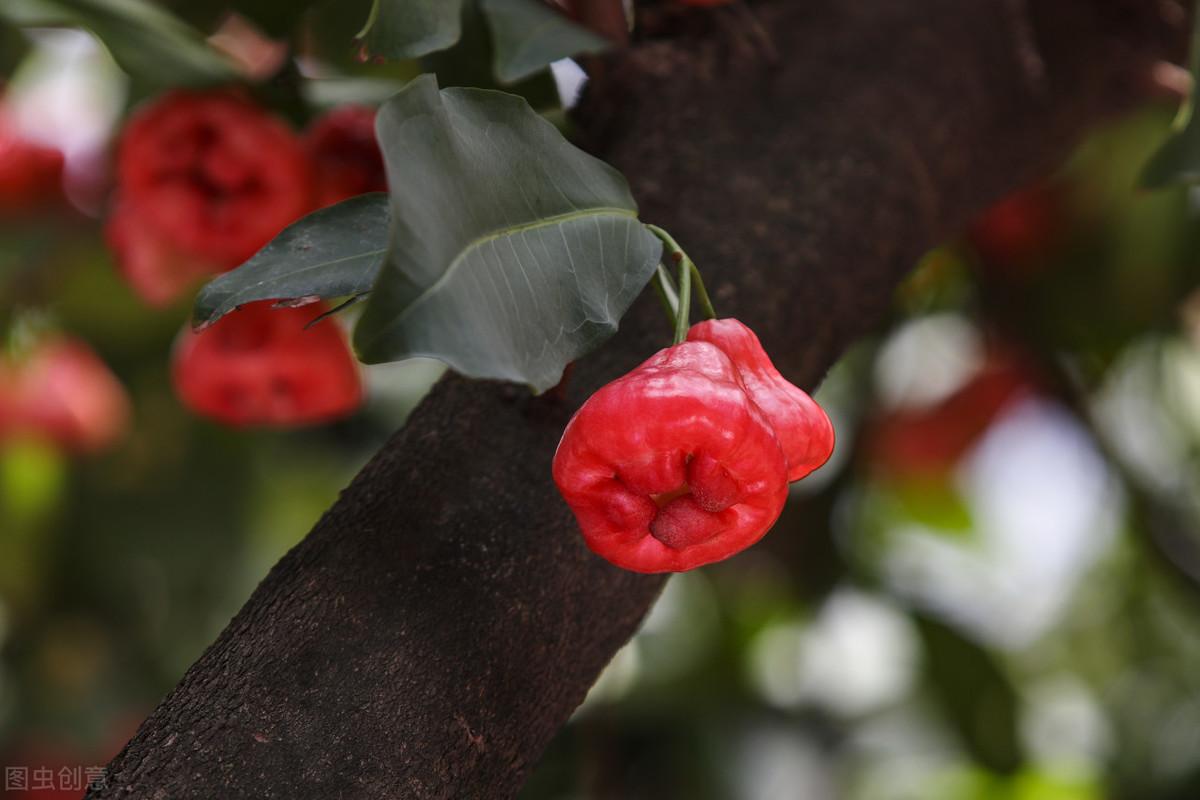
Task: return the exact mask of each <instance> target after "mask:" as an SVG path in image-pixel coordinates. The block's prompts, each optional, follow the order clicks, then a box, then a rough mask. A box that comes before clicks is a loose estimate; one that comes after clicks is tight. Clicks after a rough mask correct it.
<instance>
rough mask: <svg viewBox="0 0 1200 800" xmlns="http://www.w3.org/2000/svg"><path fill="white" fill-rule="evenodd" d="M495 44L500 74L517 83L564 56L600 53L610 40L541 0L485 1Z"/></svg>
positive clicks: (497, 68) (497, 74)
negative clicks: (576, 22)
mask: <svg viewBox="0 0 1200 800" xmlns="http://www.w3.org/2000/svg"><path fill="white" fill-rule="evenodd" d="M482 1H483V10H484V13H485V14H486V15H487V18H488V24H489V25H490V26H491V29H492V38H493V41H494V43H495V70H496V77H497V78H498V79H499V80H501V81H503V82H504V83H513V82H515V81H519V80H521V79H522V78H527V77H529V76H530V75H533V74H534V73H536V72H538V71H539V70H542V69H545V68H546V66H547V65H548V64H550V63H552V62H554V61H558V60H559V59H560V58H569V57H570V56H574V55H579V54H580V53H598V52H600V51H601V50H604V49H606V48H607V47H608V46H609V42H608V40H607V39H605V38H603V37H602V36H599V35H597V34H595V33H592V32H591V31H590V30H588V29H587V28H584V27H582V26H581V25H577V24H575V23H574V22H572V21H571V20H570V19H568V18H567V17H565V16H564V15H563V14H561V13H559V12H558V11H555V10H554V9H553V8H551V7H550V6H548V5H546V4H545V3H543V2H542V1H541V0H482Z"/></svg>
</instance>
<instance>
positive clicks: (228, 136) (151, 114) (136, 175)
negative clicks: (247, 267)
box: [108, 91, 313, 304]
mask: <svg viewBox="0 0 1200 800" xmlns="http://www.w3.org/2000/svg"><path fill="white" fill-rule="evenodd" d="M117 196H118V200H117V203H116V206H115V209H114V212H113V215H112V217H111V219H110V221H109V229H108V233H109V242H110V244H111V246H112V247H113V249H114V250H115V251H116V254H117V258H118V261H119V262H120V265H121V268H122V271H123V272H124V273H125V275H126V277H127V278H128V279H129V280H130V282H131V283H132V284H133V287H134V289H135V290H137V291H138V293H139V294H141V295H142V297H143V298H144V299H146V300H147V301H148V302H151V303H154V304H161V303H164V302H167V301H169V300H170V299H173V298H174V297H175V296H176V295H177V294H178V293H179V292H180V291H181V290H182V287H184V286H187V285H188V284H189V283H191V282H192V281H193V280H194V279H195V278H196V277H197V276H198V275H202V274H214V273H218V272H223V271H225V270H227V269H230V268H232V267H235V266H237V265H238V264H240V263H242V262H243V261H245V260H246V259H248V258H249V257H250V256H252V255H254V253H255V252H256V251H258V250H259V248H261V247H262V246H263V245H265V244H266V243H267V242H269V241H270V240H271V239H272V238H274V236H275V235H276V234H277V233H279V231H280V230H282V229H283V228H284V227H285V226H286V225H288V224H289V223H291V222H293V221H295V220H296V219H297V218H298V217H300V216H302V215H304V214H306V213H308V212H309V211H311V210H312V207H313V197H312V174H311V170H310V168H309V164H308V158H307V156H306V154H305V152H304V149H303V147H302V146H301V143H300V140H299V139H298V137H296V136H295V134H293V133H292V131H291V130H290V129H289V128H288V127H287V126H286V125H285V124H284V123H283V122H282V121H280V120H278V119H276V118H275V117H273V116H271V115H270V114H268V113H267V112H265V111H263V110H262V109H261V108H259V107H258V106H256V105H254V104H253V103H252V102H250V101H249V100H248V99H245V98H243V97H241V96H239V95H236V94H233V93H229V92H209V93H201V92H188V91H174V92H171V93H169V94H167V95H164V96H163V97H161V98H159V99H158V100H156V101H154V102H153V103H151V104H150V105H149V106H147V107H145V108H143V109H141V110H140V111H139V112H137V113H136V114H135V115H134V117H133V118H132V119H131V120H130V122H129V124H128V125H127V126H126V128H125V132H124V134H123V135H122V138H121V145H120V151H119V153H118V158H117Z"/></svg>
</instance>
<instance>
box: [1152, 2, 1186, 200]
mask: <svg viewBox="0 0 1200 800" xmlns="http://www.w3.org/2000/svg"><path fill="white" fill-rule="evenodd" d="M1190 68H1191V73H1192V93H1191V95H1190V96H1189V97H1188V98H1187V100H1185V101H1184V103H1183V105H1182V106H1181V107H1180V109H1179V114H1178V115H1177V116H1176V117H1175V122H1174V123H1173V124H1172V126H1171V127H1172V132H1171V136H1170V138H1168V139H1167V141H1165V142H1164V143H1163V145H1162V147H1160V148H1159V150H1158V152H1156V153H1155V154H1154V155H1153V156H1151V158H1150V162H1149V163H1148V164H1146V168H1145V169H1144V170H1143V171H1142V175H1141V178H1140V179H1139V181H1138V185H1139V186H1141V187H1142V188H1143V189H1161V188H1163V187H1165V186H1169V185H1171V184H1173V183H1200V123H1198V122H1197V120H1196V114H1195V110H1196V106H1197V105H1198V104H1200V14H1193V15H1192V53H1191V64H1190Z"/></svg>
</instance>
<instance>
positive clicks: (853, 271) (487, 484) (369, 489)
mask: <svg viewBox="0 0 1200 800" xmlns="http://www.w3.org/2000/svg"><path fill="white" fill-rule="evenodd" d="M752 8H753V11H754V16H755V17H756V18H757V22H751V17H750V16H748V15H747V14H745V13H743V12H744V11H745V9H744V8H743V9H742V11H738V10H735V9H723V10H717V11H716V12H715V14H713V15H712V16H711V17H708V16H701V15H693V16H689V17H687V18H686V20H685V22H686V24H684V25H683V29H684V30H686V33H684V34H682V35H680V36H679V37H678V38H672V39H655V40H647V41H641V42H638V43H635V44H634V45H632V46H631V47H630V48H628V49H625V50H623V51H621V52H618V53H615V54H613V55H612V56H611V57H609V58H607V59H605V60H604V61H603V62H601V63H599V64H597V65H596V69H595V75H596V79H595V80H594V82H593V84H592V86H591V88H590V90H589V92H588V94H587V97H586V99H585V103H584V105H583V107H582V109H581V111H580V114H579V117H580V124H581V128H582V130H583V132H584V135H585V139H586V144H587V145H588V146H589V147H590V148H591V149H593V150H594V151H596V152H597V153H598V154H600V155H602V156H604V157H605V158H607V159H608V160H609V161H610V162H611V163H613V164H614V165H615V166H616V167H618V168H619V169H621V170H622V171H623V172H624V173H625V174H626V175H627V176H628V177H629V178H630V181H631V183H632V184H633V187H634V192H635V195H636V196H637V197H638V199H639V201H640V203H641V204H642V210H643V218H644V219H646V220H647V221H652V222H656V223H659V224H661V225H664V226H666V227H668V228H669V229H670V230H671V231H672V232H673V233H674V234H675V235H676V236H677V238H679V239H680V241H682V242H683V243H684V245H685V246H686V247H687V248H688V249H689V252H690V253H691V254H692V255H693V256H694V257H695V258H696V259H697V260H698V262H699V263H700V264H701V265H702V267H703V268H704V269H705V271H706V274H709V275H710V276H711V277H710V288H712V289H714V290H715V295H716V299H717V301H718V303H719V308H720V309H721V311H722V313H723V314H726V315H731V316H739V317H741V318H742V319H744V320H745V321H747V322H748V323H749V324H751V325H752V326H753V327H754V328H755V329H756V330H758V331H759V333H760V334H761V336H762V338H763V340H764V344H765V345H766V347H767V349H768V351H769V352H771V353H772V354H773V356H774V357H775V358H776V362H777V364H778V366H779V367H780V369H781V370H782V371H783V372H784V374H785V375H787V376H788V377H789V378H791V379H793V380H794V381H796V382H797V383H798V384H800V385H802V386H809V387H812V386H814V385H815V384H816V383H817V382H818V381H819V379H820V378H821V376H822V375H823V373H824V372H825V370H827V369H828V367H829V366H830V365H831V364H832V362H833V361H834V359H836V358H837V356H838V355H839V354H840V353H841V352H842V351H843V349H844V348H845V347H846V346H847V345H848V344H850V343H851V342H853V341H854V340H855V339H856V338H857V337H859V336H861V335H862V334H864V333H866V332H868V331H870V330H871V329H872V327H873V326H876V325H877V324H878V322H879V320H880V319H881V318H882V317H883V316H884V315H885V314H886V312H887V309H888V306H889V300H890V297H891V294H892V290H893V288H894V287H895V284H896V283H897V281H898V280H900V279H901V278H902V277H903V276H904V275H905V274H906V272H908V270H909V269H910V268H911V267H912V265H913V264H914V263H915V261H916V260H917V259H918V257H919V256H920V255H921V254H922V252H923V251H924V250H925V249H927V248H928V247H929V246H931V245H933V244H935V243H936V242H937V241H939V240H940V239H943V238H944V237H946V236H947V235H950V234H952V233H953V232H954V231H956V230H957V229H958V228H959V227H960V226H961V225H962V223H964V222H965V221H966V220H967V219H968V218H969V217H970V215H972V214H973V213H975V212H977V211H979V210H980V209H981V208H983V207H985V206H986V205H987V204H988V203H990V202H991V201H993V200H995V199H996V198H998V197H999V196H1000V195H1001V194H1003V193H1004V192H1006V191H1008V190H1011V189H1013V188H1016V187H1017V186H1018V185H1019V184H1021V183H1022V182H1023V181H1024V180H1026V179H1029V178H1031V177H1033V176H1034V175H1035V174H1036V173H1037V172H1038V171H1039V170H1042V169H1044V168H1046V167H1048V166H1051V165H1053V164H1054V163H1055V162H1056V160H1058V159H1061V158H1062V156H1063V155H1064V154H1065V152H1066V150H1067V149H1068V148H1069V146H1070V145H1071V144H1072V143H1073V142H1075V141H1076V140H1077V139H1078V137H1079V136H1080V135H1081V134H1082V133H1083V132H1084V131H1085V130H1086V129H1087V128H1089V127H1090V126H1093V125H1094V124H1095V123H1096V122H1097V121H1098V120H1100V119H1102V118H1104V117H1106V116H1108V115H1110V114H1112V113H1114V112H1116V111H1118V110H1121V109H1123V108H1126V107H1128V106H1129V105H1130V104H1132V103H1133V102H1135V101H1138V100H1139V99H1142V98H1143V97H1144V96H1145V95H1146V93H1147V90H1148V80H1147V75H1148V69H1149V66H1150V65H1151V64H1152V63H1153V62H1155V61H1156V60H1158V59H1161V58H1164V57H1174V58H1178V57H1179V55H1180V54H1179V53H1178V52H1177V49H1178V47H1179V45H1180V42H1182V41H1183V40H1184V39H1185V38H1186V35H1185V32H1184V30H1183V28H1184V26H1185V20H1184V19H1183V16H1184V15H1183V12H1182V11H1181V10H1180V9H1179V8H1177V7H1176V6H1174V5H1173V4H1171V3H1168V2H1161V3H1160V2H1155V0H1056V1H1055V2H1053V3H1048V2H1038V0H975V2H963V0H803V2H801V1H800V0H777V1H776V2H762V3H756V4H754V5H753V6H752ZM705 19H712V20H713V22H706V21H704V20H705ZM677 30H678V28H677ZM653 302H654V301H653V299H652V298H651V299H649V300H646V299H645V298H644V299H643V302H641V303H640V305H638V306H637V307H635V309H634V311H633V312H632V313H631V314H630V316H629V317H628V318H627V319H626V321H625V323H624V325H623V329H622V331H621V333H620V334H618V336H617V337H616V338H615V339H614V340H613V341H612V342H611V343H610V344H609V345H607V346H606V347H604V348H602V349H601V350H600V351H599V352H598V353H596V354H595V355H593V356H590V357H589V358H587V359H585V360H583V361H582V362H581V363H580V364H579V365H578V366H577V368H576V369H575V371H574V374H573V376H572V377H571V380H570V382H569V386H568V388H567V391H566V392H565V393H561V394H558V395H555V393H550V396H546V397H542V398H532V397H530V396H529V395H528V393H527V392H526V391H524V390H522V389H520V388H517V387H512V386H507V385H501V384H494V383H481V382H469V381H466V380H462V379H457V378H450V379H447V380H444V381H442V382H441V383H440V384H439V385H438V386H437V387H436V388H435V390H434V391H433V393H432V395H431V396H430V397H429V398H428V399H427V400H426V401H425V402H424V403H422V405H421V406H420V408H419V409H418V410H417V411H416V412H415V413H414V414H413V416H412V418H411V420H410V421H409V423H408V425H407V426H406V427H405V428H404V429H403V430H402V431H400V432H399V433H398V434H397V435H396V436H395V437H394V438H393V439H392V441H391V442H390V443H389V444H388V445H387V446H386V447H385V448H384V449H383V450H382V451H381V452H380V453H379V454H378V455H377V456H376V457H375V458H374V459H373V460H372V461H371V463H370V464H368V465H367V467H366V468H365V469H364V470H363V471H362V473H361V474H360V475H359V476H358V477H357V478H356V479H355V481H354V482H353V483H352V484H351V486H350V487H349V488H347V489H346V490H345V492H344V493H343V494H342V496H341V498H340V499H339V501H338V502H337V504H336V505H335V506H334V507H333V508H332V509H331V510H330V511H329V512H328V513H327V514H326V515H325V516H324V518H323V519H322V520H321V521H320V522H319V523H318V524H317V526H316V528H315V529H314V530H313V531H312V532H311V533H310V534H309V535H308V537H307V538H306V539H305V540H304V541H303V542H302V543H301V544H300V545H298V546H297V547H296V548H295V549H294V550H292V552H290V553H289V554H288V555H287V556H286V557H285V558H284V559H283V560H282V561H281V562H280V563H279V564H278V565H277V566H276V567H275V568H274V569H273V570H272V571H271V573H270V575H269V576H268V577H267V578H266V579H265V580H264V581H263V583H262V585H261V586H260V587H259V588H258V590H257V591H256V592H255V593H254V595H253V596H252V597H251V599H250V601H249V602H248V603H247V604H246V606H245V608H244V609H242V611H241V612H240V613H239V614H238V615H237V617H236V618H235V619H234V620H233V622H232V623H231V624H230V625H229V627H228V628H227V629H226V630H225V632H224V633H223V634H222V635H221V636H220V638H219V639H218V640H217V641H216V642H215V643H214V644H213V645H212V646H211V647H210V648H209V649H208V651H207V652H206V653H205V654H204V655H203V656H202V657H201V659H200V660H199V661H198V662H197V663H196V664H195V665H194V666H193V667H192V668H191V669H190V670H189V671H188V672H187V674H186V675H185V676H184V678H183V680H182V682H181V683H180V684H179V686H178V687H177V688H176V689H175V690H174V691H173V692H172V693H171V694H170V695H169V696H168V697H167V698H166V699H165V700H164V702H163V703H162V705H161V706H160V707H159V708H158V709H157V710H156V711H155V712H154V714H153V715H152V716H151V717H150V718H149V719H148V720H147V721H146V722H145V723H144V724H143V725H142V727H141V729H140V730H139V731H138V733H137V735H136V737H135V738H134V739H133V741H131V742H130V743H129V745H128V746H127V747H126V748H125V749H124V750H123V751H122V752H121V753H120V755H118V756H117V757H116V759H114V761H113V762H112V764H111V765H110V766H109V771H108V776H107V781H106V784H105V787H104V788H103V789H99V790H94V791H92V792H91V794H90V795H89V796H91V797H94V798H117V797H139V798H140V797H145V798H214V797H219V798H223V799H230V800H231V799H233V798H251V797H253V798H289V800H297V799H298V798H301V799H302V798H320V799H321V800H329V798H342V797H345V798H351V797H353V798H477V797H478V798H504V797H511V796H513V795H515V794H516V793H517V791H518V790H519V788H520V786H521V784H522V783H523V781H524V779H525V777H526V775H527V774H528V772H529V770H530V769H531V768H532V766H533V765H534V764H535V762H536V761H537V759H538V757H539V755H540V754H541V752H542V750H543V748H544V747H545V746H546V744H547V743H548V742H549V740H550V739H551V737H552V736H553V735H554V734H555V732H556V731H557V730H558V729H559V727H560V726H561V725H563V723H564V722H565V721H566V720H567V718H568V716H569V715H570V714H571V712H572V711H573V710H574V709H575V707H576V706H577V705H578V703H579V702H580V701H581V700H582V699H583V697H584V694H585V693H586V691H587V689H588V687H589V686H590V685H591V684H592V682H593V680H594V679H595V677H596V675H597V674H598V673H599V671H600V670H601V669H602V668H603V667H604V665H605V664H606V663H607V662H608V660H609V659H610V658H611V656H612V655H613V653H614V652H615V651H616V650H617V649H618V648H619V647H620V646H621V645H622V644H623V643H624V642H625V641H626V640H627V639H628V638H629V637H630V635H632V634H633V632H634V631H635V629H636V628H637V626H638V623H639V621H640V620H641V619H642V616H643V614H644V613H645V612H646V610H647V609H648V608H649V606H650V604H651V602H652V601H653V600H654V598H655V596H656V595H657V593H658V591H659V589H660V588H661V585H662V579H660V578H654V577H645V576H638V575H633V574H630V573H626V572H622V571H620V570H617V569H615V568H612V567H610V566H608V565H607V564H606V563H605V562H603V561H601V560H600V559H598V558H595V557H593V556H592V555H590V554H589V553H588V552H587V551H586V549H585V548H584V546H583V545H582V543H581V541H580V537H579V536H578V534H577V533H576V531H575V526H574V522H573V520H572V517H571V515H570V512H569V511H568V509H567V508H566V506H565V505H564V504H563V503H562V502H561V501H560V499H559V498H558V496H557V494H556V492H555V490H554V487H553V485H552V483H551V480H550V459H551V456H552V455H553V452H554V448H555V445H556V444H557V441H558V437H559V435H560V433H561V430H562V427H563V425H564V424H565V423H566V421H567V419H568V418H569V415H570V414H571V412H572V411H573V410H574V409H575V408H577V407H578V405H579V404H580V403H581V402H582V401H583V399H584V398H585V397H587V395H588V394H589V393H590V392H591V391H593V390H594V389H595V388H597V387H598V386H600V385H601V384H602V383H603V382H605V381H607V380H610V379H612V378H613V377H616V376H617V375H618V374H620V373H622V372H624V371H626V370H628V369H629V368H631V367H633V366H635V365H636V364H637V363H639V362H640V361H641V360H643V359H644V358H645V357H646V356H648V355H649V354H650V353H651V352H652V351H653V350H655V349H657V348H658V347H659V346H661V345H662V344H663V343H664V342H665V337H666V335H667V326H666V324H665V322H664V321H663V320H662V318H661V314H660V312H658V311H657V309H656V308H655V307H654V306H653Z"/></svg>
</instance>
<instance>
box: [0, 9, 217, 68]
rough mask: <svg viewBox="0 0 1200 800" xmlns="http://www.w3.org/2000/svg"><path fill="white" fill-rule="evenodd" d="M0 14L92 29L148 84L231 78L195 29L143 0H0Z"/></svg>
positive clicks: (22, 20)
mask: <svg viewBox="0 0 1200 800" xmlns="http://www.w3.org/2000/svg"><path fill="white" fill-rule="evenodd" d="M0 17H4V18H6V19H8V20H10V21H11V22H13V23H14V24H16V25H21V26H39V25H46V26H64V25H70V26H78V27H81V28H86V29H87V30H90V31H91V32H92V33H94V34H95V35H96V36H97V37H98V38H99V39H100V40H101V41H102V42H104V44H105V46H106V47H107V48H108V49H109V51H110V52H111V53H112V55H113V58H114V59H115V60H116V62H117V63H118V64H120V65H121V68H122V69H124V70H125V71H126V72H128V73H129V74H130V75H131V76H132V77H133V78H135V79H136V80H138V81H141V82H144V83H146V84H150V85H153V86H180V85H203V84H210V83H221V82H225V81H230V80H233V79H235V78H236V73H235V71H234V69H233V67H232V65H231V64H230V63H229V62H228V61H227V60H226V59H225V57H224V56H222V55H221V54H220V53H218V52H217V51H216V50H214V49H212V48H211V47H209V45H208V43H207V42H205V41H204V37H203V36H201V35H200V33H199V32H198V31H196V30H195V29H194V28H192V27H190V26H189V25H187V24H186V23H184V22H183V21H182V20H180V19H179V18H177V17H175V16H173V15H172V14H170V13H169V12H167V11H166V10H164V9H163V8H161V7H160V6H158V5H157V4H155V3H152V2H149V1H148V0H2V2H0Z"/></svg>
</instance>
